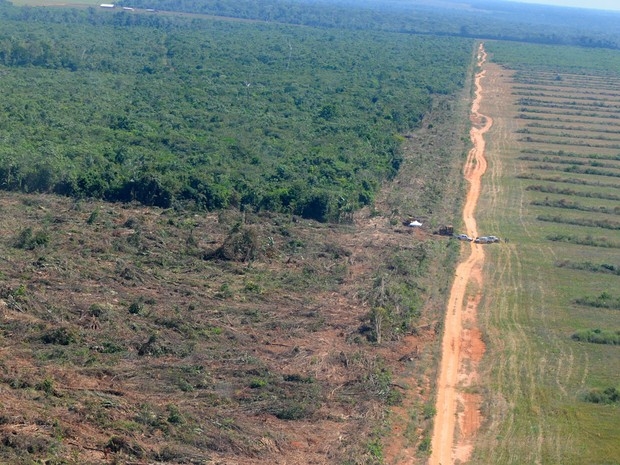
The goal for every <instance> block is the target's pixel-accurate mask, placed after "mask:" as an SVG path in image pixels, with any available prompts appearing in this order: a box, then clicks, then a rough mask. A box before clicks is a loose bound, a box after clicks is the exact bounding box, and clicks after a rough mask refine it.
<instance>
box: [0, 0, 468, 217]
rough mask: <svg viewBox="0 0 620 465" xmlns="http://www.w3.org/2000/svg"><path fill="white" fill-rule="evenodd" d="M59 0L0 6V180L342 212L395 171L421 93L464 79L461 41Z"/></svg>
mask: <svg viewBox="0 0 620 465" xmlns="http://www.w3.org/2000/svg"><path fill="white" fill-rule="evenodd" d="M37 11H38V10H37ZM55 14H56V15H58V14H59V12H56V13H55ZM62 14H63V15H68V19H67V20H66V21H64V22H62V21H60V22H58V23H56V22H50V21H46V20H43V19H42V20H41V21H33V20H28V21H24V20H20V19H6V18H5V19H4V20H2V28H1V29H0V31H1V32H0V76H1V79H2V81H3V86H2V91H1V92H2V98H1V103H0V183H1V186H2V187H3V188H5V189H11V190H21V191H27V192H33V191H37V192H55V193H58V194H63V195H70V196H78V197H84V196H92V197H99V198H103V199H106V200H111V201H131V200H137V201H140V202H143V203H145V204H151V205H158V206H163V207H170V206H175V205H194V206H195V207H197V208H207V209H216V208H224V207H227V206H234V207H242V208H252V209H255V210H258V209H268V210H272V211H284V212H292V213H296V214H300V215H302V216H304V217H308V218H315V219H318V220H337V219H341V218H343V217H344V216H346V215H347V214H349V213H350V212H351V211H352V210H354V209H356V208H358V207H360V206H362V205H365V204H369V203H370V202H372V200H373V196H374V194H375V192H376V190H377V188H378V186H379V185H380V183H381V182H382V181H383V180H384V179H387V178H390V177H391V176H393V175H394V174H395V173H396V171H397V170H398V168H399V165H400V163H401V159H402V154H401V147H400V146H401V140H402V139H401V136H400V135H399V134H401V133H403V132H406V131H408V130H410V129H412V128H415V127H416V126H417V125H418V123H419V121H420V120H421V118H422V116H423V115H424V113H425V112H426V110H427V109H428V107H429V105H430V101H431V97H432V95H433V94H435V93H442V94H445V93H451V92H453V91H454V90H455V89H457V88H459V87H460V86H462V84H463V81H464V75H465V70H466V67H467V64H468V62H469V60H470V56H471V50H472V43H471V42H470V41H469V40H463V39H457V38H434V37H425V36H412V35H403V34H396V33H387V32H377V31H345V30H330V31H328V32H326V31H325V30H321V29H313V28H301V27H292V26H282V25H275V24H251V23H240V22H231V21H215V20H196V19H194V20H190V21H189V23H188V22H183V21H182V20H180V19H178V18H177V19H174V20H171V21H170V22H167V23H166V25H165V27H164V26H163V23H162V22H156V24H155V26H154V27H153V26H150V25H147V24H118V21H117V20H116V19H115V18H117V17H112V16H110V15H106V14H105V13H99V12H95V11H92V9H91V10H88V11H76V10H66V11H64V12H62ZM9 16H10V15H9ZM83 17H85V18H87V19H88V18H89V17H92V18H91V19H89V20H86V21H83V20H80V18H83ZM70 18H73V19H75V23H74V24H72V23H71V21H70ZM99 20H100V21H99ZM108 21H111V23H108ZM164 22H165V21H164ZM96 23H98V24H96Z"/></svg>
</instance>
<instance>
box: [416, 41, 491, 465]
mask: <svg viewBox="0 0 620 465" xmlns="http://www.w3.org/2000/svg"><path fill="white" fill-rule="evenodd" d="M477 59H478V66H479V67H481V66H482V65H483V64H484V62H485V60H486V52H485V51H484V47H483V45H482V44H480V48H479V50H478V56H477ZM484 75H485V71H484V70H482V71H480V72H479V73H478V74H476V79H475V85H476V97H475V99H474V102H473V104H472V109H471V121H472V128H471V131H470V135H471V139H472V143H473V148H472V149H471V150H470V152H469V155H468V157H467V162H466V164H465V168H464V176H465V179H466V180H467V181H468V182H469V184H470V186H469V191H468V193H467V199H466V201H465V206H464V208H463V220H464V222H465V227H466V229H467V234H468V235H470V236H472V237H476V236H477V235H478V230H477V224H476V220H475V218H474V211H475V209H476V205H477V203H478V198H479V196H480V188H481V178H482V175H483V174H484V172H485V171H486V169H487V162H486V159H485V156H484V153H485V140H484V134H485V133H486V132H487V131H488V130H489V129H490V128H491V125H492V124H493V121H492V119H491V118H489V117H487V116H484V115H482V114H480V113H479V108H480V101H481V99H482V86H481V80H482V79H483V78H484ZM483 247H484V246H482V245H479V244H474V243H473V242H472V243H471V254H470V255H469V257H468V258H467V260H465V261H464V262H462V263H460V264H459V265H458V267H457V269H456V276H455V279H454V284H453V285H452V290H451V291H450V299H449V301H448V308H447V310H446V319H445V329H444V335H443V343H442V359H441V367H440V374H439V380H438V383H437V390H438V392H437V404H436V411H437V413H436V416H435V424H434V429H433V438H432V446H431V447H432V455H431V457H430V459H429V462H428V463H429V465H448V464H453V463H454V462H455V461H456V460H457V459H458V460H459V461H460V463H463V462H465V461H467V460H468V459H469V455H470V453H471V450H472V447H473V444H472V440H473V436H474V434H475V432H476V431H477V429H478V428H479V426H480V422H481V417H480V401H481V398H480V396H479V395H478V394H472V393H466V392H463V391H462V390H461V391H459V389H458V388H459V387H467V386H471V385H472V384H473V383H474V382H475V381H476V378H477V365H478V363H479V361H480V359H481V358H482V355H483V353H484V344H483V342H482V340H481V337H480V331H479V330H478V329H477V327H476V312H477V304H478V302H479V300H480V296H481V294H480V292H481V287H482V264H483V262H484V251H483ZM468 286H473V288H474V289H475V290H474V292H473V294H474V295H470V296H468V301H467V306H466V308H465V309H464V308H463V304H464V300H465V298H466V294H467V288H468ZM472 290H473V289H472ZM470 294H471V293H470ZM457 422H458V426H459V434H458V442H457V441H455V436H456V434H455V431H456V426H457Z"/></svg>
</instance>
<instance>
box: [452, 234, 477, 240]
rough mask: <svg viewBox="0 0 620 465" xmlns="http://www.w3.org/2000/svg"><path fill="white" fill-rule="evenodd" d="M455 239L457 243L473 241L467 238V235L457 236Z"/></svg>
mask: <svg viewBox="0 0 620 465" xmlns="http://www.w3.org/2000/svg"><path fill="white" fill-rule="evenodd" d="M456 238H457V239H458V240H459V241H473V239H472V238H471V237H469V236H468V235H467V234H459V235H458V236H456Z"/></svg>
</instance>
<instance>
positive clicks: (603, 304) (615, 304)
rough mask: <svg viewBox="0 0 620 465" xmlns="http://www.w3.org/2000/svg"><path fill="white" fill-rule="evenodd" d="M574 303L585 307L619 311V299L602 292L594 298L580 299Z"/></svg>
mask: <svg viewBox="0 0 620 465" xmlns="http://www.w3.org/2000/svg"><path fill="white" fill-rule="evenodd" d="M574 302H575V303H576V304H579V305H584V306H587V307H596V308H611V309H614V310H620V297H614V296H613V295H611V294H610V293H609V292H602V293H601V294H600V295H598V296H596V297H580V298H577V299H575V301H574Z"/></svg>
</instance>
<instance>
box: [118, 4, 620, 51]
mask: <svg viewBox="0 0 620 465" xmlns="http://www.w3.org/2000/svg"><path fill="white" fill-rule="evenodd" d="M118 4H119V5H123V6H125V5H126V6H131V7H136V8H158V9H160V10H167V11H182V12H189V13H203V14H210V15H220V16H228V17H234V18H243V19H257V20H261V21H277V22H281V23H288V24H303V25H307V26H313V27H326V28H338V29H343V28H345V29H374V30H383V31H392V32H401V33H408V34H431V35H452V36H461V37H470V38H478V39H501V40H517V41H524V42H532V43H546V44H562V45H579V46H584V47H603V48H619V47H620V32H619V31H618V28H617V24H618V22H619V21H620V13H613V12H602V11H594V10H584V9H576V8H561V7H551V6H544V5H529V4H523V3H517V2H506V1H498V0H470V1H454V0H424V1H415V2H412V1H406V0H382V1H377V0H361V1H350V0H330V1H326V0H258V1H257V0H239V1H236V2H224V1H221V0H120V1H119V2H118Z"/></svg>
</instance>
